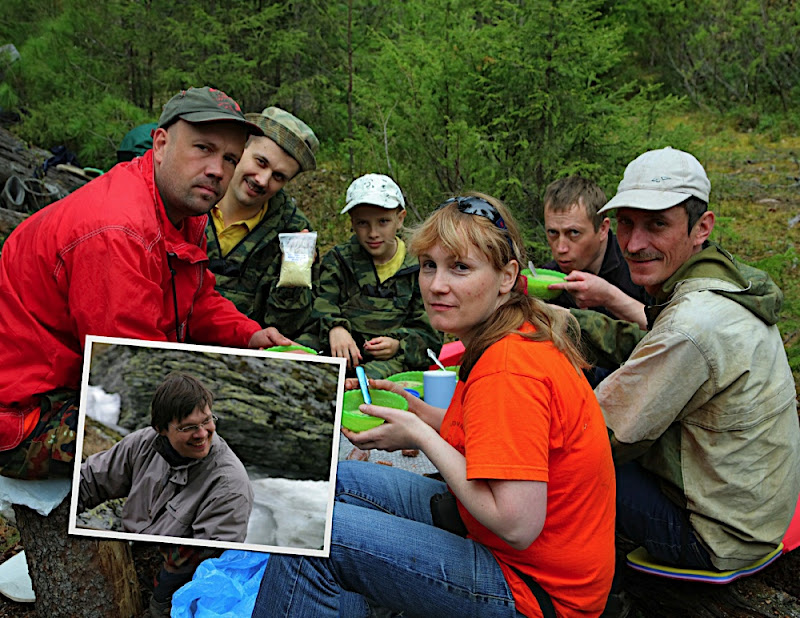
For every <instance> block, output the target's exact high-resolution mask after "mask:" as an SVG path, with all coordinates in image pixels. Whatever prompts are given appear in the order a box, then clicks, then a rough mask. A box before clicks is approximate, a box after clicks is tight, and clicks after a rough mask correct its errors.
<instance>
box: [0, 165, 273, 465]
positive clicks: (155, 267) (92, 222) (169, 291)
mask: <svg viewBox="0 0 800 618" xmlns="http://www.w3.org/2000/svg"><path fill="white" fill-rule="evenodd" d="M205 224H206V217H191V218H187V219H185V220H184V221H183V224H182V226H181V228H180V229H176V228H175V227H174V226H173V225H172V224H171V223H170V222H169V220H168V219H167V216H166V212H165V211H164V205H163V203H162V201H161V196H160V195H159V194H158V191H157V190H156V187H155V181H154V176H153V153H152V151H149V152H147V153H146V154H145V155H144V156H143V157H141V158H137V159H134V160H133V161H131V162H128V163H122V164H119V165H117V166H116V167H114V168H113V169H112V170H111V171H109V172H108V173H106V174H103V175H102V176H100V177H99V178H97V179H95V180H93V181H92V182H90V183H89V184H87V185H85V186H84V187H81V188H80V189H78V190H77V191H75V192H74V193H72V194H71V195H69V196H67V197H66V198H64V199H63V200H61V201H60V202H58V203H56V204H53V205H51V206H48V207H47V208H45V209H43V210H41V211H39V212H38V213H36V214H34V215H32V216H31V217H29V218H28V219H27V220H25V221H24V222H23V223H22V224H20V225H19V226H18V228H17V229H16V230H14V232H13V233H12V234H11V235H10V236H9V237H8V240H7V241H6V243H5V245H4V246H3V249H2V256H0V342H1V343H0V450H7V449H11V448H14V447H15V446H17V445H18V444H19V443H20V442H21V441H22V439H23V438H24V436H23V429H22V428H23V417H24V415H25V414H27V413H31V412H35V411H36V410H37V408H38V400H37V397H36V395H37V394H45V393H48V392H50V391H53V390H56V389H60V388H67V389H70V390H77V389H78V386H79V383H80V377H81V364H82V360H83V345H84V341H85V337H86V335H107V336H113V337H129V338H133V339H145V340H149V341H177V340H178V338H177V337H176V327H175V325H176V315H175V314H176V303H175V301H174V296H173V280H174V291H175V295H176V296H177V314H178V315H177V323H178V324H179V325H180V326H179V329H180V330H181V331H182V333H185V336H184V337H182V340H184V341H193V342H197V343H206V344H219V345H225V346H232V347H247V344H248V342H249V341H250V337H251V336H252V335H253V333H255V332H256V331H258V330H259V329H260V326H259V325H258V323H257V322H254V321H253V320H250V319H249V318H247V317H245V316H244V315H243V314H241V313H239V311H237V310H236V308H235V307H234V305H233V303H231V302H230V301H228V300H226V299H225V298H223V297H222V296H220V294H219V293H218V292H216V291H215V290H214V283H215V281H214V276H213V275H212V274H211V272H210V271H209V270H208V269H207V268H206V266H207V263H208V257H207V256H206V240H205ZM170 265H171V267H172V269H174V279H173V274H172V273H171V272H170Z"/></svg>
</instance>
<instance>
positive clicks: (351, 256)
mask: <svg viewBox="0 0 800 618" xmlns="http://www.w3.org/2000/svg"><path fill="white" fill-rule="evenodd" d="M345 213H348V214H349V215H350V221H351V223H352V226H353V236H352V237H351V238H350V240H349V241H348V242H346V243H344V244H341V245H338V246H336V247H334V248H333V249H331V250H330V251H329V252H328V253H327V254H326V255H325V257H324V258H323V259H322V265H321V268H320V281H319V292H318V296H317V298H316V299H315V300H314V312H313V317H314V319H316V320H318V323H319V337H320V342H319V345H320V347H321V348H322V349H324V350H325V351H329V352H330V354H331V355H332V356H337V357H341V358H346V359H347V365H348V368H349V370H350V371H352V370H353V369H354V368H355V367H356V366H358V365H364V368H365V370H366V372H367V375H368V376H369V377H371V378H385V377H387V376H390V375H392V374H394V373H399V372H401V371H409V370H415V369H427V367H428V365H429V364H430V361H429V359H428V356H427V353H426V350H427V348H431V349H433V350H434V351H437V352H438V350H439V349H440V347H441V345H442V335H441V333H439V332H437V331H435V330H434V329H433V328H432V327H431V325H430V322H428V317H427V314H426V313H425V307H424V306H423V304H422V296H421V295H420V291H419V285H418V284H417V277H418V274H419V264H418V262H417V260H416V258H414V257H412V256H410V255H408V254H407V253H406V247H405V243H404V242H403V240H402V239H401V238H400V237H399V236H398V232H399V231H400V228H402V226H403V220H404V219H405V216H406V210H405V200H404V199H403V193H402V192H401V191H400V187H398V186H397V184H396V183H395V182H394V181H393V180H392V179H391V178H389V177H388V176H384V175H382V174H366V175H365V176H361V177H360V178H357V179H356V180H354V181H353V182H352V184H351V185H350V187H349V188H348V189H347V197H346V205H345V207H344V209H343V210H342V214H345ZM300 340H301V341H302V340H303V338H300Z"/></svg>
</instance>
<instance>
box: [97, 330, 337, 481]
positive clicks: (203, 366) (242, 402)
mask: <svg viewBox="0 0 800 618" xmlns="http://www.w3.org/2000/svg"><path fill="white" fill-rule="evenodd" d="M286 356H287V358H286V360H284V359H274V358H260V357H253V356H240V355H234V354H218V353H199V352H195V351H187V350H173V349H160V348H140V347H136V346H125V345H113V346H99V347H98V348H97V350H96V351H95V350H93V359H92V365H91V375H90V380H89V381H90V384H93V385H95V386H101V387H102V388H103V390H105V391H106V392H107V393H118V394H119V395H120V399H121V404H120V405H121V408H120V419H119V425H120V426H122V427H124V428H126V429H130V430H135V429H139V428H141V427H146V426H148V425H149V424H150V400H151V398H152V396H153V392H154V391H155V389H156V387H157V386H158V384H159V383H160V382H161V381H162V380H163V379H164V377H165V376H166V375H167V374H168V373H169V372H170V371H184V372H186V373H188V374H190V375H192V376H194V377H196V378H197V379H198V380H200V381H201V382H202V383H203V384H204V385H205V386H206V388H208V389H209V390H210V391H211V392H212V393H213V395H214V405H213V410H214V413H215V414H216V415H218V416H219V417H220V421H219V423H218V431H219V434H220V435H221V436H222V437H223V438H225V440H226V441H227V442H228V444H229V445H230V446H231V448H232V449H233V450H234V451H235V452H236V454H237V455H238V456H239V458H240V459H241V460H242V462H243V463H244V464H245V465H247V466H252V467H257V468H259V469H261V470H263V471H264V472H265V473H267V474H271V475H273V476H281V477H284V478H298V479H310V480H327V479H328V476H329V474H330V465H331V457H332V448H333V417H334V413H335V411H336V390H337V385H338V384H337V380H338V372H339V368H338V366H337V365H332V364H328V363H319V362H310V361H304V360H299V358H300V357H298V356H294V355H288V354H287V355H286Z"/></svg>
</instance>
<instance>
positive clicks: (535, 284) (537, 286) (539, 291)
mask: <svg viewBox="0 0 800 618" xmlns="http://www.w3.org/2000/svg"><path fill="white" fill-rule="evenodd" d="M522 274H523V275H525V276H526V277H527V278H528V294H530V295H531V296H535V297H536V298H541V299H542V300H552V299H554V298H557V297H558V296H559V295H560V294H561V292H562V291H563V290H548V289H547V286H548V285H550V284H551V283H563V282H564V279H565V278H566V277H567V276H566V275H565V274H564V273H560V272H558V271H557V270H549V269H547V268H537V269H536V276H535V277H533V276H531V271H530V270H528V269H527V268H523V269H522Z"/></svg>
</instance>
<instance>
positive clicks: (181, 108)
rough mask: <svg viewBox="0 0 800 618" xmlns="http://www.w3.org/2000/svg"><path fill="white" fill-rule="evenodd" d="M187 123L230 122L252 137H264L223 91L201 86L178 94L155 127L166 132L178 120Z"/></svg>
mask: <svg viewBox="0 0 800 618" xmlns="http://www.w3.org/2000/svg"><path fill="white" fill-rule="evenodd" d="M178 118H180V119H181V120H185V121H186V122H191V123H199V122H219V121H222V120H229V121H233V122H238V123H240V124H242V125H244V126H245V128H246V129H247V131H248V132H249V133H251V134H253V135H263V133H264V132H263V131H262V130H261V129H260V128H259V127H258V126H257V125H255V124H253V123H252V122H249V121H248V120H247V119H246V118H245V117H244V114H243V113H242V109H241V108H240V107H239V104H238V103H237V102H236V101H234V100H233V99H232V98H230V97H229V96H228V95H227V94H225V93H224V92H222V90H217V89H216V88H209V87H208V86H203V87H202V88H189V89H188V90H181V91H180V92H179V93H178V94H176V95H175V96H174V97H172V98H171V99H170V100H169V101H167V103H166V104H165V105H164V110H163V111H162V112H161V118H159V119H158V127H159V128H160V129H163V128H166V127H168V126H169V125H171V124H172V123H173V122H175V121H176V120H178Z"/></svg>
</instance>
